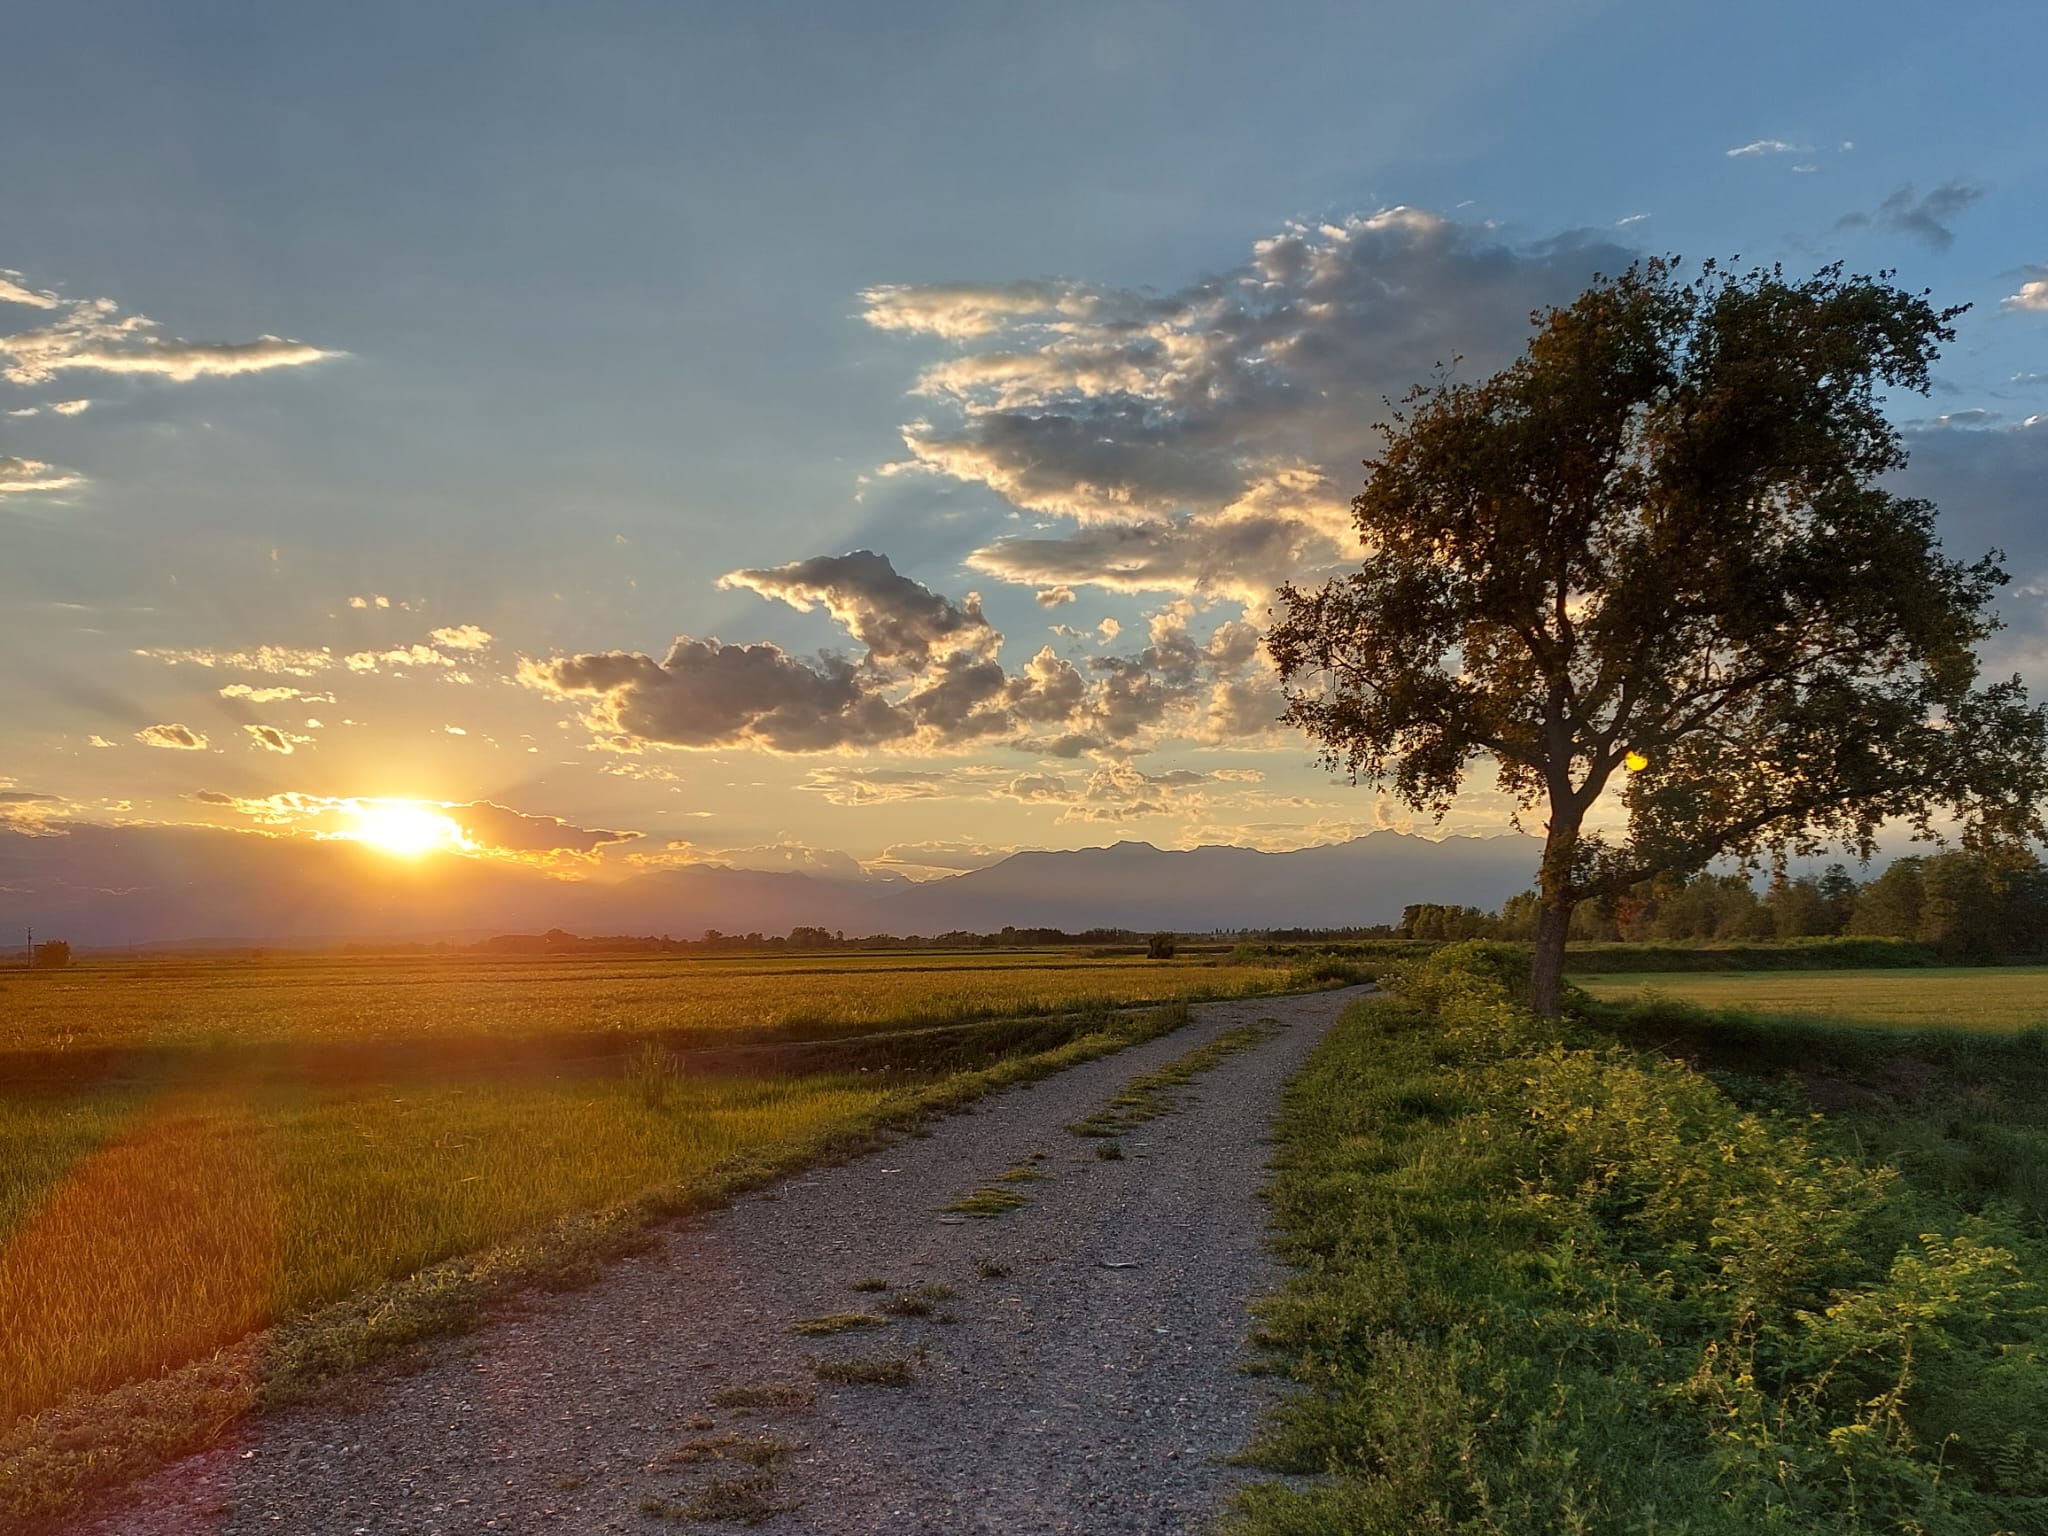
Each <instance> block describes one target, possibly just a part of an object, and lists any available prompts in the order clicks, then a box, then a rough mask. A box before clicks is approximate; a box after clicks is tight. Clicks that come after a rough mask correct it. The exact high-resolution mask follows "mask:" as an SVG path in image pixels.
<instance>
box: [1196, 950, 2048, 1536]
mask: <svg viewBox="0 0 2048 1536" xmlns="http://www.w3.org/2000/svg"><path fill="white" fill-rule="evenodd" d="M1526 963H1527V962H1526V958H1524V957H1520V956H1517V955H1516V954H1515V953H1514V952H1513V951H1510V950H1507V949H1505V948H1504V947H1502V946H1495V945H1457V946H1451V947H1449V948H1447V949H1445V950H1444V951H1442V952H1440V953H1439V954H1438V955H1437V956H1436V957H1435V958H1434V959H1432V960H1430V961H1428V962H1425V963H1423V964H1420V965H1418V966H1416V967H1414V968H1413V969H1412V970H1411V971H1410V972H1409V973H1408V974H1407V976H1406V977H1405V978H1404V979H1403V980H1402V981H1401V982H1400V984H1399V986H1398V991H1399V993H1400V995H1399V996H1398V998H1395V999H1389V1000H1386V1001H1375V1002H1372V1003H1368V1004H1364V1005H1361V1006H1360V1007H1357V1008H1354V1009H1352V1010H1350V1011H1349V1012H1347V1014H1346V1016H1345V1018H1344V1019H1343V1020H1342V1021H1341V1022H1340V1024H1339V1026H1338V1027H1337V1029H1336V1030H1335V1031H1333V1033H1332V1034H1331V1036H1330V1037H1329V1038H1328V1040H1327V1041H1326V1042H1325V1043H1324V1045H1323V1046H1322V1047H1321V1048H1320V1049H1319V1050H1318V1051H1317V1053H1316V1055H1315V1056H1314V1058H1313V1059H1312V1060H1311V1061H1310V1063H1309V1065H1308V1066H1307V1068H1306V1069H1305V1070H1304V1071H1303V1072H1302V1073H1301V1074H1300V1076H1299V1077H1298V1078H1297V1080H1296V1082H1295V1083H1294V1084H1293V1085H1292V1087H1291V1089H1290V1091H1289V1094H1288V1099H1287V1104H1286V1109H1285V1112H1284V1115H1283V1121H1282V1127H1281V1131H1282V1136H1281V1149H1280V1153H1279V1164H1278V1166H1279V1172H1278V1176H1277V1179H1276V1183H1275V1186H1274V1195H1273V1198H1274V1205H1275V1210H1276V1215H1277V1217H1278V1218H1279V1221H1280V1225H1281V1230H1282V1233H1283V1237H1282V1243H1283V1248H1284V1251H1285V1253H1286V1255H1287V1257H1288V1258H1289V1259H1290V1261H1291V1262H1292V1263H1293V1264H1294V1265H1295V1266H1296V1267H1297V1274H1296V1276H1295V1277H1294V1279H1293V1280H1292V1281H1291V1282H1290V1284H1289V1285H1288V1287H1287V1289H1286V1290H1285V1291H1284V1292H1283V1293H1282V1294H1281V1295H1279V1296H1277V1297H1275V1298H1271V1299H1269V1300H1268V1301H1267V1302H1266V1303H1264V1304H1263V1305H1262V1309H1261V1319H1262V1321H1261V1327H1262V1339H1263V1342H1265V1343H1266V1344H1267V1345H1268V1346H1269V1350H1270V1353H1269V1360H1270V1362H1271V1363H1272V1365H1273V1366H1274V1367H1275V1368H1276V1369H1279V1370H1283V1371H1285V1372H1286V1373H1287V1374H1289V1375H1291V1376H1293V1377H1294V1378H1295V1379H1296V1380H1297V1381H1299V1382H1300V1383H1302V1385H1303V1387H1304V1388H1305V1390H1304V1391H1302V1392H1301V1393H1299V1394H1297V1395H1295V1396H1293V1397H1291V1398H1289V1399H1288V1400H1286V1402H1285V1403H1284V1404H1283V1406H1282V1407H1281V1408H1280V1409H1279V1410H1278V1411H1277V1413H1276V1415H1275V1417H1274V1419H1273V1420H1272V1422H1271V1424H1270V1426H1269V1429H1268V1432H1267V1434H1266V1435H1265V1437H1264V1439H1263V1441H1262V1442H1261V1444H1260V1445H1259V1447H1258V1448H1257V1451H1256V1453H1255V1455H1256V1459H1257V1460H1258V1461H1259V1462H1260V1463H1261V1464H1262V1465H1265V1466H1268V1467H1270V1468H1272V1469H1275V1470H1285V1471H1292V1472H1302V1473H1311V1474H1323V1475H1324V1476H1323V1480H1322V1481H1320V1482H1317V1483H1312V1484H1310V1485H1307V1486H1300V1487H1284V1486H1281V1485H1278V1484H1263V1485H1259V1486H1256V1487H1253V1488H1251V1489H1248V1490H1246V1491H1244V1492H1243V1493H1242V1494H1240V1495H1239V1496H1238V1498H1237V1500H1236V1503H1235V1505H1234V1509H1233V1513H1232V1515H1231V1518H1230V1522H1229V1524H1228V1527H1227V1528H1228V1529H1229V1530H1230V1531H1232V1532H1234V1533H1236V1536H1280V1533H1287V1536H1309V1533H1323V1532H1327V1533H1332V1536H1334V1533H1338V1532H1344V1533H1356V1536H1374V1533H1385V1536H1393V1533H1404V1536H1405V1533H1409V1532H1443V1533H1451V1532H1459V1533H1466V1532H1471V1533H1482V1532H1483V1533H1518V1536H1519V1533H1526V1536H1536V1533H1539V1532H1541V1533H1548V1532H1556V1531H1586V1532H1593V1531H1603V1532H1604V1531H1614V1532H1623V1531H1630V1532H1644V1533H1648V1532H1651V1531H1671V1532H1678V1531H1684V1532H1689V1533H1692V1536H1735V1533H1738V1532H1741V1533H1746V1532H1752V1531H1758V1530H1769V1531H1777V1532H1798V1533H1812V1536H1820V1533H1824V1532H1825V1533H1833V1532H1843V1531H1865V1532H1887V1533H1896V1536H1907V1533H1923V1536H1963V1533H1965V1532H1969V1533H1981V1532H1993V1531H2015V1532H2019V1531H2036V1530H2042V1529H2048V1307H2044V1298H2043V1294H2042V1291H2041V1289H2040V1286H2039V1282H2040V1279H2041V1277H2042V1276H2043V1275H2044V1274H2048V1246H2044V1243H2043V1234H2042V1229H2041V1226H2040V1224H2039V1222H2038V1221H2037V1220H2035V1219H2034V1218H2032V1217H2030V1216H2029V1215H2027V1214H2026V1212H2025V1211H2024V1210H2022V1209H2020V1208H2019V1207H2018V1206H2016V1205H2015V1204H2014V1203H2013V1200H2012V1190H2011V1188H2010V1187H2009V1185H2008V1184H2007V1183H2004V1182H2001V1183H1999V1184H1998V1185H1997V1186H1996V1188H1987V1189H1985V1190H1982V1191H1980V1192H1979V1196H1980V1197H1979V1198H1976V1199H1974V1200H1969V1199H1964V1198H1959V1196H1958V1193H1957V1191H1956V1189H1955V1188H1954V1187H1952V1186H1951V1185H1950V1184H1949V1183H1948V1182H1946V1181H1944V1180H1942V1179H1940V1178H1929V1177H1923V1176H1921V1175H1920V1174H1918V1173H1916V1172H1915V1171H1914V1170H1912V1169H1911V1168H1910V1167H1909V1168H1906V1169H1905V1171H1903V1172H1902V1171H1901V1170H1900V1168H1899V1167H1896V1166H1893V1164H1892V1163H1891V1162H1889V1161H1887V1156H1886V1154H1885V1153H1884V1152H1883V1151H1881V1150H1877V1149H1872V1148H1871V1147H1869V1146H1868V1145H1865V1146H1862V1147H1861V1148H1859V1146H1858V1127H1857V1125H1854V1124H1850V1123H1847V1122H1845V1121H1844V1120H1842V1119H1840V1118H1838V1112H1837V1111H1835V1110H1832V1109H1831V1110H1830V1111H1829V1112H1828V1114H1827V1115H1826V1116H1825V1117H1819V1118H1817V1117H1815V1116H1814V1115H1813V1114H1811V1113H1809V1112H1808V1110H1807V1107H1806V1100H1805V1098H1804V1097H1803V1096H1801V1095H1797V1094H1795V1092H1794V1089H1795V1087H1796V1086H1797V1085H1796V1084H1794V1083H1791V1082H1786V1081H1780V1080H1777V1079H1775V1078H1773V1077H1771V1075H1770V1074H1769V1073H1764V1074H1762V1075H1759V1076H1754V1077H1752V1078H1750V1079H1746V1080H1745V1081H1747V1082H1748V1083H1750V1084H1751V1085H1752V1086H1753V1087H1754V1088H1755V1090H1756V1097H1755V1098H1754V1100H1753V1101H1751V1102H1744V1101H1743V1093H1742V1092H1741V1091H1740V1089H1739V1085H1735V1084H1734V1083H1733V1082H1732V1080H1728V1081H1724V1080H1723V1079H1721V1078H1720V1077H1717V1076H1716V1075H1715V1069H1714V1067H1713V1066H1712V1064H1711V1062H1710V1061H1708V1060H1707V1059H1706V1058H1701V1063H1702V1064H1701V1066H1699V1067H1696V1066H1694V1065H1693V1064H1691V1062H1689V1061H1687V1060H1682V1059H1677V1058H1676V1057H1674V1056H1673V1055H1671V1054H1668V1053H1667V1052H1664V1051H1659V1050H1651V1049H1646V1048H1643V1047H1642V1046H1639V1045H1631V1044H1629V1043H1625V1042H1622V1041H1618V1040H1617V1038H1616V1035H1615V1033H1614V1032H1613V1030H1612V1029H1610V1028H1606V1027H1603V1026H1602V1025H1601V1023H1600V1020H1599V1019H1598V1018H1597V1017H1594V1018H1591V1019H1589V1020H1586V1021H1582V1022H1581V1024H1580V1025H1578V1026H1577V1027H1575V1029H1574V1030H1573V1031H1572V1032H1571V1035H1570V1038H1569V1039H1567V1040H1564V1041H1560V1040H1559V1038H1558V1037H1557V1035H1556V1033H1555V1032H1554V1031H1546V1030H1544V1029H1542V1028H1540V1027H1538V1026H1537V1025H1536V1024H1535V1022H1534V1021H1533V1020H1532V1019H1531V1018H1530V1017H1529V1015H1528V1014H1527V1013H1526V1012H1525V1011H1523V1010H1522V1009H1520V1008H1518V1007H1517V1006H1515V1005H1514V1004H1513V1003H1512V1002H1511V1001H1510V998H1511V997H1512V995H1513V991H1512V988H1511V986H1510V984H1509V982H1510V976H1511V973H1512V972H1513V971H1514V970H1515V969H1516V968H1517V967H1526ZM1639 1022H1644V1023H1646V1024H1647V1022H1648V1021H1639ZM1665 1024H1666V1026H1667V1028H1668V1026H1669V1024H1670V1021H1669V1020H1666V1021H1665ZM1705 1033H1707V1034H1711V1033H1712V1031H1711V1028H1709V1029H1707V1030H1706V1031H1705ZM1630 1038H1631V1039H1632V1038H1634V1037H1633V1036H1631V1037H1630ZM1849 1038H1850V1039H1851V1040H1852V1045H1853V1048H1854V1049H1858V1050H1865V1051H1871V1052H1880V1051H1881V1049H1882V1047H1883V1045H1884V1044H1885V1042H1886V1041H1887V1040H1888V1039H1890V1038H1891V1037H1887V1036H1881V1035H1875V1034H1872V1033H1870V1032H1865V1034H1864V1037H1863V1039H1862V1040H1861V1041H1860V1042H1858V1041H1855V1040H1854V1037H1853V1035H1852V1036H1850V1037H1849ZM1960 1043H1961V1044H1962V1045H1965V1046H1969V1045H1973V1044H1975V1045H1977V1046H1978V1047H1979V1048H1985V1047H1984V1044H1983V1038H1982V1037H1963V1038H1961V1039H1960ZM2006 1044H2007V1045H2009V1046H2010V1048H2011V1049H2012V1050H2014V1051H2025V1050H2029V1049H2031V1050H2035V1051H2037V1052H2038V1050H2039V1047H2038V1046H2030V1045H2027V1044H2025V1043H2024V1042H2007V1043H2006ZM1739 1054H1740V1045H1739V1043H1735V1044H1732V1045H1731V1047H1730V1050H1729V1055H1730V1056H1731V1057H1732V1056H1739ZM1709 1055H1711V1052H1710V1053H1709ZM1989 1059H1990V1058H1974V1059H1973V1058H1964V1057H1957V1058H1954V1063H1955V1070H1954V1071H1953V1073H1952V1075H1951V1085H1952V1087H1953V1088H1954V1089H1955V1090H1956V1091H1959V1092H1960V1091H1966V1090H1965V1089H1964V1086H1963V1085H1964V1084H1965V1083H1966V1082H1967V1081H1968V1080H1969V1078H1970V1077H1971V1074H1972V1072H1973V1070H1975V1069H1978V1068H1981V1067H1982V1066H1983V1064H1984V1061H1986V1060H1989ZM1907 1075H1908V1076H1909V1077H1911V1076H1913V1075H1915V1074H1914V1073H1913V1072H1912V1071H1909V1072H1908V1074H1907ZM1940 1091H1941V1092H1942V1093H1944V1094H1945V1093H1947V1092H1948V1091H1949V1090H1948V1089H1942V1090H1940ZM1774 1095H1775V1097H1774Z"/></svg>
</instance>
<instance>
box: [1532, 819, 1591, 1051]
mask: <svg viewBox="0 0 2048 1536" xmlns="http://www.w3.org/2000/svg"><path fill="white" fill-rule="evenodd" d="M1578 845H1579V829H1578V826H1577V825H1576V818H1574V822H1573V824H1570V825H1567V824H1565V823H1564V821H1563V818H1562V817H1560V815H1559V813H1558V809H1557V805H1556V802H1555V801H1553V802H1552V805H1551V812H1550V828H1549V831H1548V833H1547V834H1546V835H1545V837H1544V839H1543V876H1542V881H1541V895H1542V903H1541V904H1540V905H1539V906H1538V907H1537V908H1536V953H1535V955H1534V957H1533V958H1532V959H1531V960H1530V963H1529V1006H1530V1008H1531V1009H1533V1010H1534V1011H1535V1014H1536V1017H1537V1018H1539V1019H1547V1020H1549V1021H1550V1022H1552V1023H1555V1022H1556V1021H1557V1019H1558V1018H1559V1016H1560V1015H1561V1014H1562V1013H1563V1011H1564V941H1565V938H1566V936H1567V935H1568V934H1569V933H1570V932H1571V926H1572V908H1573V907H1575V906H1577V905H1578V901H1577V899H1576V898H1575V897H1574V896H1573V895H1572V854H1573V852H1574V851H1576V849H1577V848H1578Z"/></svg>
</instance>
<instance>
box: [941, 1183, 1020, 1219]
mask: <svg viewBox="0 0 2048 1536" xmlns="http://www.w3.org/2000/svg"><path fill="white" fill-rule="evenodd" d="M1030 1203H1031V1202H1030V1200H1029V1199H1028V1198H1026V1197H1025V1196H1023V1195H1020V1194H1018V1193H1017V1191H1015V1190H1014V1189H997V1188H996V1187H995V1186H994V1185H985V1186H984V1187H982V1188H980V1189H977V1190H976V1191H975V1192H974V1193H973V1194H971V1195H962V1196H961V1197H960V1198H959V1199H958V1200H955V1201H953V1202H952V1203H951V1204H950V1205H943V1206H941V1207H939V1209H941V1210H943V1211H945V1212H946V1213H947V1214H949V1215H954V1216H975V1217H980V1218H984V1219H985V1218H987V1217H991V1216H1007V1215H1009V1213H1010V1212H1012V1211H1016V1210H1022V1209H1023V1208H1024V1207H1025V1206H1027V1205H1029V1204H1030Z"/></svg>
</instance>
